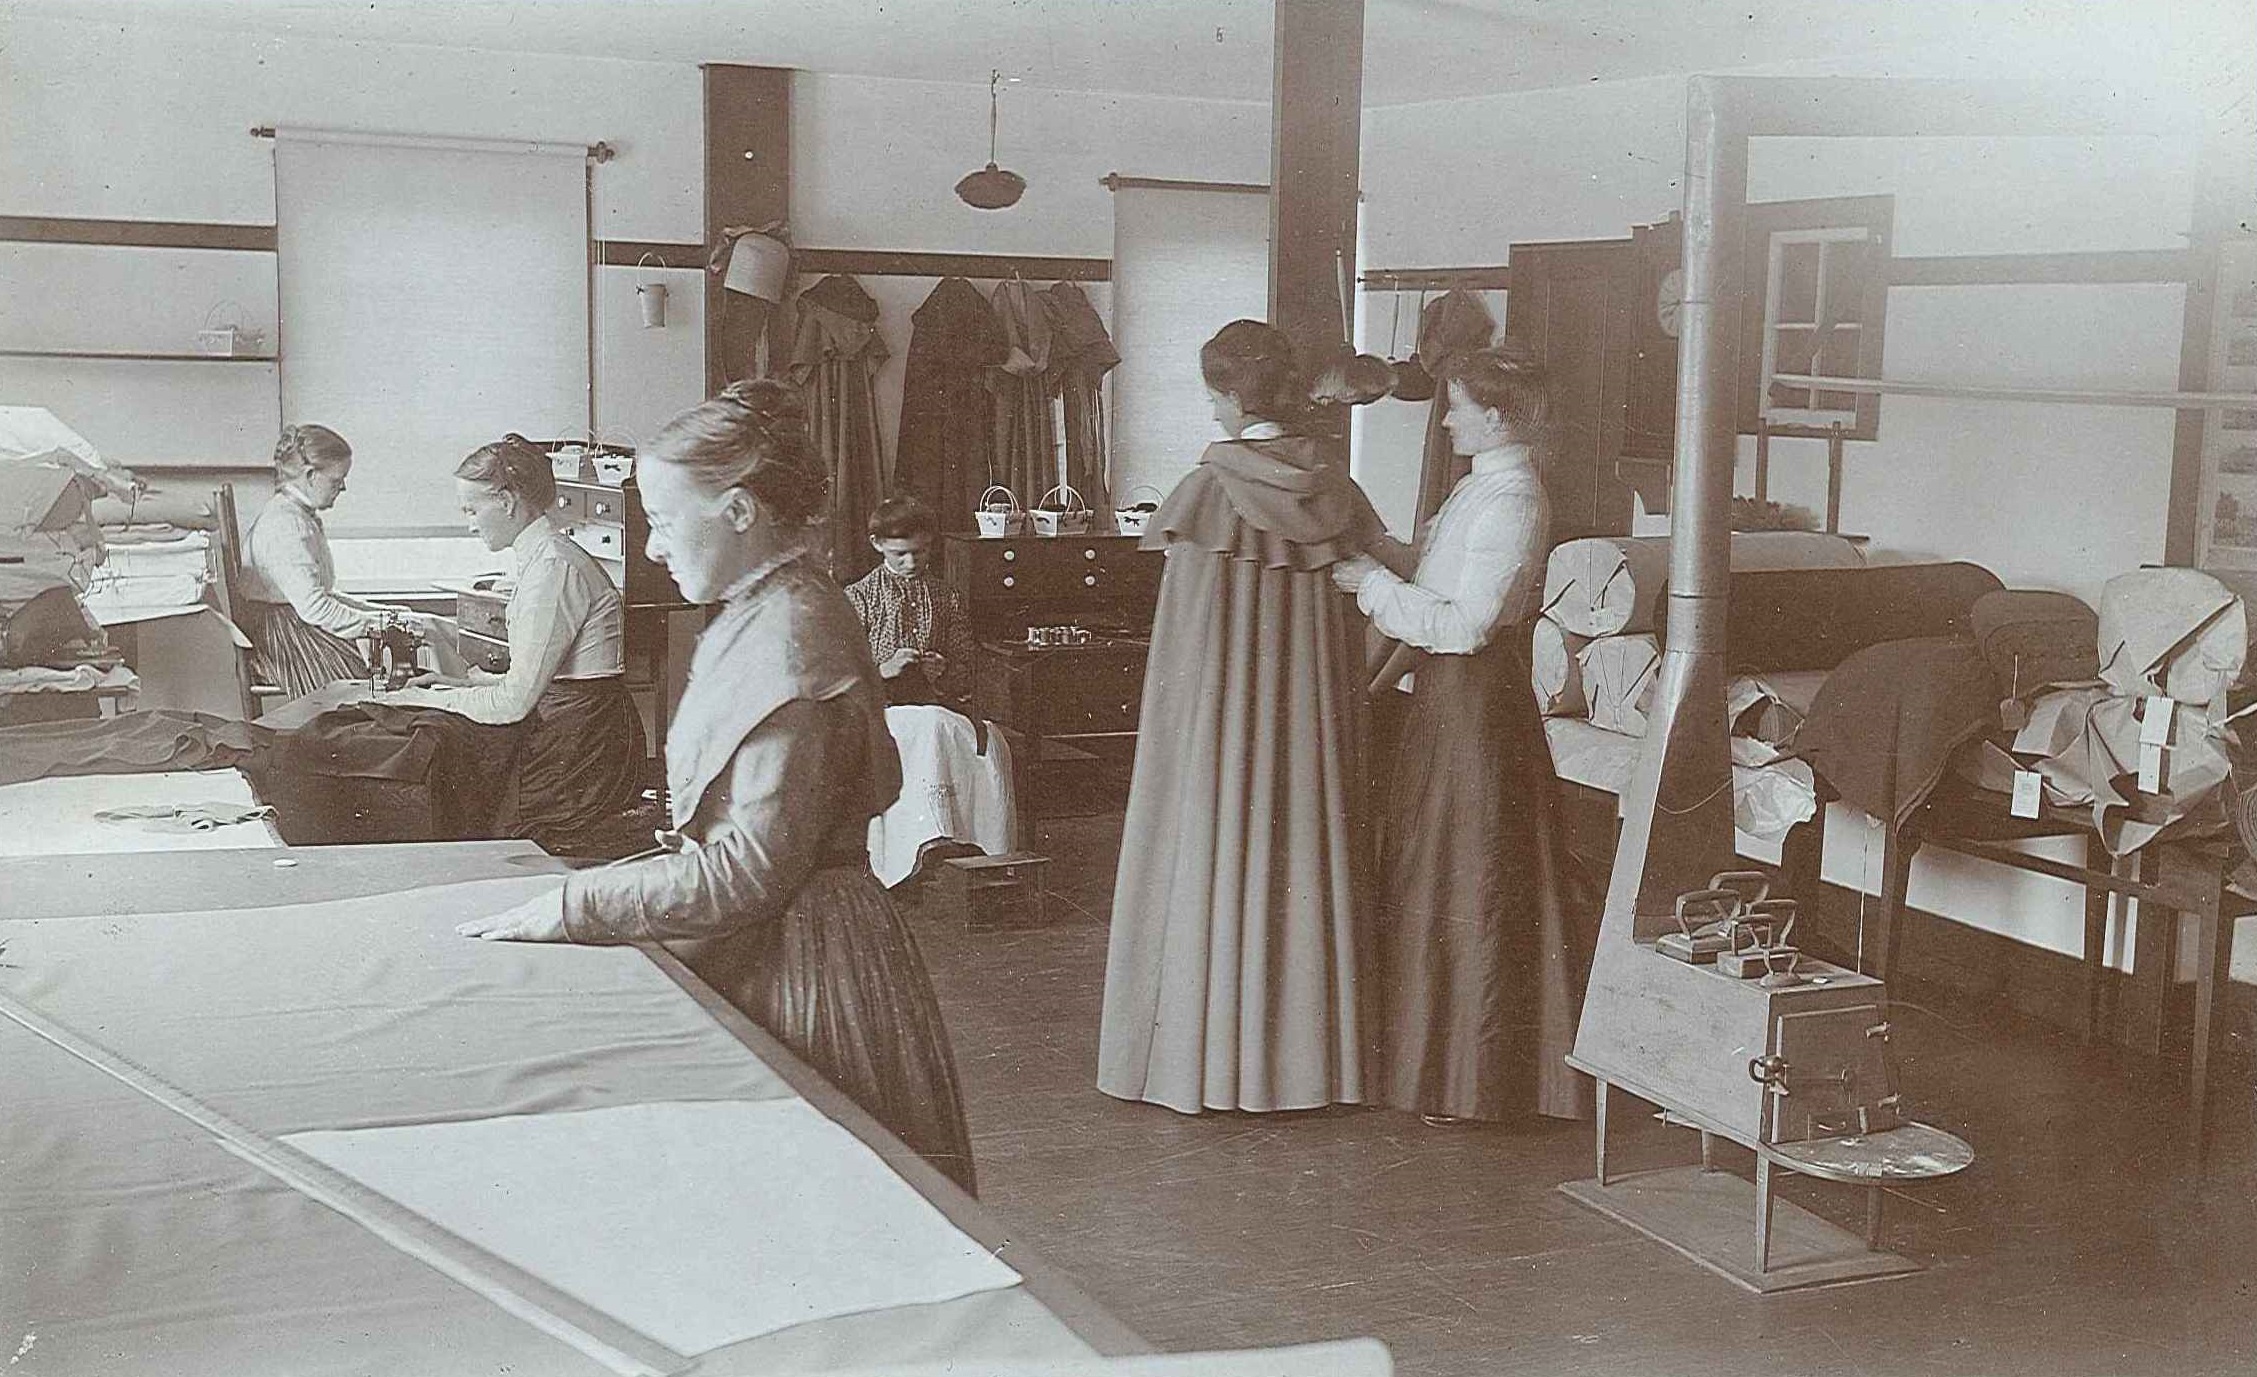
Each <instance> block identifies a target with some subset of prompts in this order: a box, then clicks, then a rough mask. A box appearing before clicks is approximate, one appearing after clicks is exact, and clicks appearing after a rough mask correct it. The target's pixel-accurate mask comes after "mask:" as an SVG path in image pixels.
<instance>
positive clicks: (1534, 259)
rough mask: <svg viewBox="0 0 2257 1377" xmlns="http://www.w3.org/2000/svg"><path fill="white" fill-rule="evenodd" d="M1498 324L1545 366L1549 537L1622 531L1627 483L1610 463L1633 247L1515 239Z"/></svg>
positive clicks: (1619, 422) (1619, 424)
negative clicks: (1550, 407)
mask: <svg viewBox="0 0 2257 1377" xmlns="http://www.w3.org/2000/svg"><path fill="white" fill-rule="evenodd" d="M1511 267H1512V287H1511V289H1510V291H1509V292H1508V293H1507V295H1506V300H1505V334H1506V336H1507V337H1508V338H1511V339H1514V340H1517V341H1519V342H1520V343H1521V344H1522V345H1523V346H1525V347H1526V348H1528V349H1529V350H1530V351H1532V352H1533V353H1534V354H1535V355H1536V357H1537V358H1539V359H1541V360H1542V361H1543V363H1544V365H1545V367H1546V368H1547V369H1548V370H1549V371H1550V373H1551V376H1552V399H1553V403H1554V406H1555V408H1556V409H1555V412H1554V414H1553V422H1552V423H1553V429H1554V439H1553V443H1552V445H1551V446H1550V451H1551V452H1550V454H1549V456H1548V459H1547V463H1546V467H1545V471H1544V487H1545V491H1546V493H1547V494H1548V495H1549V496H1550V498H1551V503H1552V538H1553V539H1554V540H1572V539H1574V538H1576V537H1578V536H1587V535H1627V534H1628V533H1629V531H1630V515H1631V511H1632V501H1631V490H1630V486H1629V485H1628V484H1627V483H1625V482H1623V481H1622V479H1621V477H1620V476H1619V475H1617V473H1616V472H1615V459H1616V456H1618V455H1620V454H1621V453H1622V448H1623V438H1624V413H1625V402H1626V398H1627V397H1628V395H1629V372H1630V352H1631V350H1630V346H1631V311H1632V308H1633V302H1632V297H1633V296H1634V295H1635V293H1636V290H1637V287H1638V282H1639V277H1640V267H1641V263H1640V255H1639V254H1638V253H1637V251H1636V248H1635V246H1634V245H1633V243H1632V241H1630V240H1628V239H1601V240H1595V241H1585V242H1579V243H1558V244H1515V245H1513V247H1512V265H1511Z"/></svg>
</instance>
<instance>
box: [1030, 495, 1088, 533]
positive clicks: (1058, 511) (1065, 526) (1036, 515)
mask: <svg viewBox="0 0 2257 1377" xmlns="http://www.w3.org/2000/svg"><path fill="white" fill-rule="evenodd" d="M1053 497H1055V498H1057V499H1058V505H1057V506H1055V507H1054V506H1052V505H1050V499H1052V498H1053ZM1093 515H1095V513H1093V512H1091V511H1090V509H1089V504H1088V503H1087V502H1084V501H1082V496H1081V494H1080V493H1078V492H1076V491H1074V490H1073V488H1072V487H1070V486H1068V485H1066V484H1063V483H1061V484H1059V485H1058V486H1057V487H1055V488H1052V489H1051V490H1050V491H1049V492H1046V493H1044V494H1043V495H1042V500H1041V501H1039V502H1037V503H1035V504H1034V510H1033V511H1031V512H1028V513H1027V519H1028V520H1029V521H1031V522H1033V523H1034V533H1035V534H1036V535H1038V536H1062V535H1088V534H1089V521H1090V518H1091V517H1092V516H1093Z"/></svg>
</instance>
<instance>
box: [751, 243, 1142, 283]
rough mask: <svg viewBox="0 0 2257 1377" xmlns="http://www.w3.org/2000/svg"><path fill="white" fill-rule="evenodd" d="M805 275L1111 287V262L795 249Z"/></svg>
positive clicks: (794, 257) (794, 263)
mask: <svg viewBox="0 0 2257 1377" xmlns="http://www.w3.org/2000/svg"><path fill="white" fill-rule="evenodd" d="M792 266H793V267H794V268H795V269H797V270H798V271H800V272H803V273H868V274H870V275H871V276H873V277H978V278H990V279H997V280H1000V279H1003V278H1010V277H1019V278H1025V279H1027V280H1029V281H1033V280H1034V279H1037V278H1040V279H1041V280H1042V281H1045V282H1110V281H1112V280H1113V260H1112V259H1110V258H1041V257H1036V256H1033V255H1025V254H1007V253H915V252H904V251H899V250H893V249H794V250H792Z"/></svg>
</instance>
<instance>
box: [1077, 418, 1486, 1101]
mask: <svg viewBox="0 0 2257 1377" xmlns="http://www.w3.org/2000/svg"><path fill="white" fill-rule="evenodd" d="M1380 530H1381V523H1380V520H1379V516H1378V514H1377V513H1376V512H1374V511H1373V510H1372V508H1371V503H1370V502H1369V501H1368V500H1367V499H1366V498H1365V497H1364V495H1363V493H1362V491H1361V490H1359V489H1358V488H1357V487H1356V485H1355V484H1354V483H1353V482H1352V481H1351V480H1350V479H1349V478H1348V475H1347V473H1346V472H1345V471H1344V470H1343V469H1342V468H1341V467H1339V466H1336V465H1333V464H1329V463H1327V462H1326V461H1325V457H1324V450H1323V448H1322V446H1321V445H1320V443H1319V442H1318V441H1316V440H1314V439H1310V438H1308V437H1304V436H1285V435H1282V434H1280V432H1279V431H1278V430H1277V428H1276V427H1275V426H1272V425H1269V424H1268V423H1266V422H1265V423H1262V424H1261V425H1260V426H1252V427H1248V428H1247V430H1246V432H1245V433H1244V435H1243V436H1242V438H1240V439H1238V440H1235V441H1226V442H1223V443H1220V444H1213V445H1209V446H1208V447H1207V449H1206V452H1205V453H1204V454H1203V455H1202V456H1201V457H1200V461H1199V465H1198V467H1196V468H1194V469H1193V470H1192V471H1191V472H1190V473H1189V474H1188V475H1186V476H1185V477H1184V479H1183V481H1182V482H1181V483H1179V484H1177V485H1176V489H1175V491H1174V492H1173V493H1171V494H1170V495H1169V497H1168V500H1167V501H1166V502H1165V503H1164V504H1162V506H1161V508H1160V510H1159V511H1158V512H1157V513H1155V514H1154V516H1153V519H1152V523H1151V526H1150V528H1149V530H1148V532H1147V534H1146V535H1145V537H1144V546H1145V548H1147V549H1161V550H1165V551H1166V552H1167V565H1166V569H1165V571H1164V572H1163V573H1162V575H1161V578H1160V599H1159V607H1158V611H1157V613H1156V615H1155V617H1154V620H1153V626H1152V650H1151V656H1150V659H1149V662H1148V663H1147V665H1146V668H1145V674H1144V706H1143V712H1142V721H1143V722H1144V724H1145V730H1144V731H1142V732H1139V733H1138V734H1137V738H1136V764H1135V769H1134V774H1133V776H1132V778H1131V781H1130V785H1129V798H1128V810H1127V815H1126V817H1125V819H1124V821H1123V825H1122V842H1121V861H1120V867H1119V870H1118V872H1117V875H1116V877H1115V881H1114V890H1113V909H1112V937H1111V939H1110V945H1109V949H1108V951H1107V954H1106V963H1105V998H1104V1012H1103V1018H1102V1022H1101V1025H1100V1030H1099V1034H1098V1054H1097V1056H1098V1061H1097V1086H1098V1089H1100V1090H1102V1091H1104V1092H1105V1093H1106V1094H1108V1095H1114V1096H1117V1097H1119V1098H1121V1099H1126V1100H1146V1101H1150V1102H1152V1103H1155V1104H1162V1105H1166V1106H1167V1107H1169V1108H1171V1109H1175V1110H1180V1111H1182V1112H1184V1113H1187V1114H1189V1113H1197V1112H1198V1111H1200V1110H1201V1109H1244V1110H1284V1109H1309V1108H1314V1107H1316V1106H1319V1105H1325V1104H1331V1103H1344V1104H1353V1103H1357V1102H1360V1101H1362V1100H1363V1099H1364V1098H1365V1096H1366V1083H1365V1080H1364V1074H1363V1064H1362V1063H1363V1053H1364V1046H1363V1043H1364V1029H1365V1024H1364V1022H1363V1017H1362V1012H1361V1010H1360V1009H1359V998H1360V997H1367V998H1368V991H1363V990H1362V988H1361V987H1360V985H1359V978H1358V969H1359V965H1360V954H1359V952H1358V950H1357V948H1358V945H1359V941H1360V939H1361V933H1360V931H1359V926H1358V925H1359V921H1360V918H1361V914H1360V913H1359V906H1360V905H1361V904H1362V903H1363V902H1364V901H1365V900H1366V898H1367V897H1368V896H1367V895H1366V894H1365V892H1364V883H1365V876H1364V874H1363V870H1364V862H1363V853H1364V850H1365V846H1366V844H1367V843H1366V841H1365V838H1364V837H1363V835H1362V834H1361V827H1360V816H1359V815H1360V813H1361V811H1362V810H1361V798H1360V795H1361V793H1362V790H1361V789H1360V788H1359V787H1358V783H1357V779H1356V774H1355V771H1356V766H1357V750H1356V735H1357V730H1358V716H1359V699H1360V696H1361V694H1360V690H1361V688H1362V683H1361V680H1360V679H1359V677H1358V669H1359V666H1358V664H1357V656H1358V647H1357V646H1356V645H1355V643H1354V639H1353V637H1354V627H1353V623H1352V619H1351V617H1350V613H1349V609H1348V605H1347V599H1346V598H1345V597H1343V596H1342V595H1341V594H1340V593H1339V592H1338V591H1336V590H1335V589H1334V588H1333V586H1332V582H1331V575H1330V573H1329V570H1330V569H1331V567H1332V566H1333V565H1334V564H1337V563H1339V562H1341V561H1343V560H1346V559H1349V558H1352V557H1353V556H1355V555H1357V554H1359V553H1361V552H1362V551H1363V550H1364V548H1365V547H1366V546H1368V545H1369V544H1370V543H1371V542H1372V540H1373V538H1374V537H1375V536H1377V535H1378V534H1379V532H1380ZM1522 682H1523V685H1524V687H1522V688H1521V689H1520V690H1519V696H1520V697H1521V698H1522V699H1524V700H1525V699H1526V697H1527V689H1526V688H1525V683H1526V681H1525V680H1523V681H1522Z"/></svg>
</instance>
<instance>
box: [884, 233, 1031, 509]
mask: <svg viewBox="0 0 2257 1377" xmlns="http://www.w3.org/2000/svg"><path fill="white" fill-rule="evenodd" d="M909 319H910V334H909V358H908V361H907V367H906V369H905V371H904V372H903V374H902V379H901V435H900V439H899V440H898V441H897V442H896V443H895V445H894V456H893V487H894V490H895V491H897V492H906V493H913V494H915V495H916V496H918V497H920V498H923V499H924V501H925V504H926V505H927V506H929V507H931V508H932V509H933V510H934V511H935V512H936V513H938V514H939V516H940V527H941V529H942V530H944V531H972V530H975V529H977V523H975V522H974V521H973V519H972V512H973V510H974V509H975V508H976V507H977V506H978V505H979V496H980V490H981V489H983V488H985V487H986V486H987V485H988V483H989V481H990V479H989V477H988V472H989V469H990V467H991V465H992V463H993V461H994V455H995V399H994V396H993V395H992V394H991V393H990V392H989V391H988V387H987V370H988V369H989V368H991V367H993V366H995V365H996V364H999V363H1001V362H1003V357H1004V352H1005V346H1004V342H1003V326H1002V324H1001V323H1000V322H999V321H997V320H996V318H995V308H994V307H993V306H990V305H989V304H988V300H987V298H986V297H985V296H983V295H981V294H980V289H979V288H977V287H975V286H973V285H972V284H971V283H969V282H966V281H965V280H964V279H963V278H961V277H951V278H947V279H945V280H943V281H942V282H941V284H940V285H939V286H937V287H935V288H933V291H932V295H931V296H928V297H926V298H925V304H924V305H922V306H919V307H918V308H917V311H916V314H914V315H912V316H911V317H910V318H909ZM1025 500H1028V501H1032V500H1033V498H1032V495H1029V496H1028V497H1027V498H1026V499H1025Z"/></svg>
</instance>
